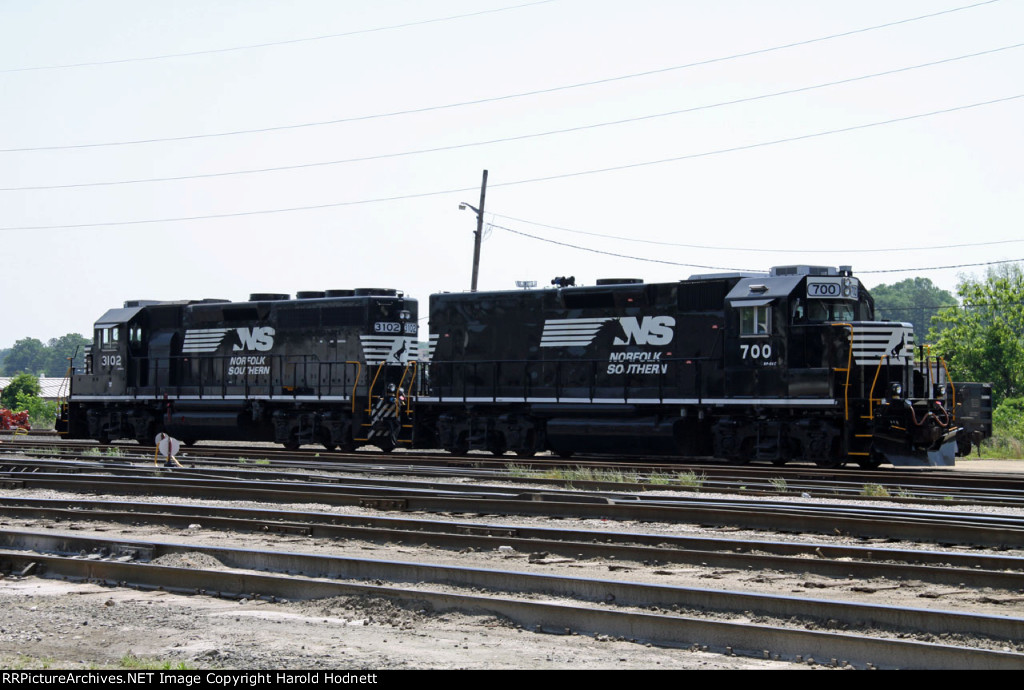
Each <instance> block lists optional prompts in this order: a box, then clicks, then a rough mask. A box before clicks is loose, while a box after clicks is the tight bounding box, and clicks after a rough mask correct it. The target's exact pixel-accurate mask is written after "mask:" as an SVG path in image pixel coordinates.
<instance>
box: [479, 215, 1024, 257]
mask: <svg viewBox="0 0 1024 690" xmlns="http://www.w3.org/2000/svg"><path fill="white" fill-rule="evenodd" d="M489 213H490V215H491V216H493V217H495V218H505V219H506V220H512V221H515V222H517V223H524V224H526V225H533V226H536V227H539V228H547V229H549V230H560V231H562V232H571V233H573V234H576V235H586V236H588V237H601V238H604V239H609V240H621V241H623V242H635V243H638V244H652V245H657V246H661V247H681V248H683V249H706V250H711V251H731V252H757V253H758V254H763V253H765V252H769V253H778V254H793V253H797V252H799V253H801V254H866V253H880V252H884V253H892V252H909V251H914V252H919V251H926V250H935V249H960V248H963V247H989V246H994V245H999V244H1019V243H1021V242H1024V239H1019V240H993V241H992V242H964V243H962V244H938V245H933V246H920V245H919V246H915V247H874V248H863V247H858V248H855V249H806V248H804V247H797V248H793V249H779V248H777V247H736V246H719V245H711V244H692V243H687V242H665V241H662V240H645V239H642V238H638V237H623V236H622V235H608V234H605V233H600V232H588V231H586V230H574V229H572V228H566V227H562V226H560V225H548V224H546V223H536V222H534V221H531V220H524V219H523V218H516V217H514V216H506V215H502V214H501V213H493V212H489Z"/></svg>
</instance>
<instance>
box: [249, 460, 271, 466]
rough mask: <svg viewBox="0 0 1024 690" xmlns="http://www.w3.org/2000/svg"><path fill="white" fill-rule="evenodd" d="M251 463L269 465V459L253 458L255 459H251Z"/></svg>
mask: <svg viewBox="0 0 1024 690" xmlns="http://www.w3.org/2000/svg"><path fill="white" fill-rule="evenodd" d="M253 464H255V465H269V464H270V461H269V460H267V459H263V460H255V461H253Z"/></svg>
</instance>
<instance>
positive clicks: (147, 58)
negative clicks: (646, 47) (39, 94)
mask: <svg viewBox="0 0 1024 690" xmlns="http://www.w3.org/2000/svg"><path fill="white" fill-rule="evenodd" d="M555 1H556V0H535V1H534V2H527V3H523V4H521V5H511V6H509V7H498V8H495V9H493V10H480V11H478V12H467V13H466V14H456V15H451V16H448V17H435V18H434V19H423V20H420V21H416V22H405V23H403V24H391V25H389V26H378V27H374V28H371V29H358V30H356V31H345V32H342V33H337V34H324V35H322V36H307V37H305V38H292V39H286V40H283V41H269V42H266V43H250V44H248V45H242V46H232V47H228V48H211V49H209V50H193V51H189V52H183V53H164V54H162V55H148V56H142V57H130V58H120V59H117V60H96V61H93V62H73V63H68V64H63V65H39V66H35V67H12V68H10V69H0V74H10V73H13V72H38V71H43V70H58V69H70V68H73V67H99V66H102V65H121V64H124V63H127V62H151V61H154V60H167V59H170V58H181V57H193V56H196V55H213V54H216V53H232V52H237V51H241V50H253V49H256V48H271V47H274V46H283V45H293V44H295V43H309V42H312V41H324V40H327V39H332V38H347V37H349V36H360V35H362V34H372V33H379V32H382V31H393V30H395V29H408V28H410V27H414V26H423V25H425V24H438V23H441V22H450V21H454V20H456V19H468V18H470V17H479V16H480V15H484V14H495V13H497V12H507V11H508V10H518V9H522V8H524V7H532V6H534V5H544V4H546V3H549V2H555Z"/></svg>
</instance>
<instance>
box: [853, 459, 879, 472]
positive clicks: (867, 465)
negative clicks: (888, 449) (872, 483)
mask: <svg viewBox="0 0 1024 690" xmlns="http://www.w3.org/2000/svg"><path fill="white" fill-rule="evenodd" d="M881 464H882V458H867V459H864V460H858V461H857V465H858V466H859V467H860V468H861V469H862V470H877V469H878V467H879V465H881Z"/></svg>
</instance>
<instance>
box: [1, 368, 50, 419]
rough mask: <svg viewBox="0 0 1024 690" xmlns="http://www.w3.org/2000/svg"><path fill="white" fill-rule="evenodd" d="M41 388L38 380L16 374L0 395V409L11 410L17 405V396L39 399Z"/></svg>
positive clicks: (28, 375)
mask: <svg viewBox="0 0 1024 690" xmlns="http://www.w3.org/2000/svg"><path fill="white" fill-rule="evenodd" d="M41 392H42V388H40V387H39V379H37V378H36V377H35V376H33V375H32V374H18V375H17V376H15V377H14V378H13V379H11V382H10V383H8V384H7V387H6V388H4V391H3V393H0V407H6V408H7V409H8V410H13V409H15V407H16V406H17V404H18V396H19V395H28V396H31V397H33V398H37V397H39V394H40V393H41Z"/></svg>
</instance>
